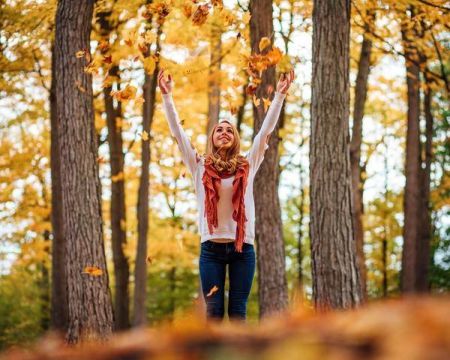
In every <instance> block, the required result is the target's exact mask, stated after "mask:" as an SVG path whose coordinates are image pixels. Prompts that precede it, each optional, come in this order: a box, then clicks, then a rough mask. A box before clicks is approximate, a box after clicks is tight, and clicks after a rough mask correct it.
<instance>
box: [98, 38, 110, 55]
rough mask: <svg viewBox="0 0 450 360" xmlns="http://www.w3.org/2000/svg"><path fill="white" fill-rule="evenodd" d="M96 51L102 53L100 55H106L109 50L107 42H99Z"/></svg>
mask: <svg viewBox="0 0 450 360" xmlns="http://www.w3.org/2000/svg"><path fill="white" fill-rule="evenodd" d="M98 49H99V50H100V53H102V54H105V53H107V52H108V51H109V49H110V45H109V42H108V41H106V40H102V41H100V43H99V44H98Z"/></svg>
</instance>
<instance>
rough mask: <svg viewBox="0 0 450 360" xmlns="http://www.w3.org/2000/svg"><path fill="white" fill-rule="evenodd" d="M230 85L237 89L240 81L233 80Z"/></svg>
mask: <svg viewBox="0 0 450 360" xmlns="http://www.w3.org/2000/svg"><path fill="white" fill-rule="evenodd" d="M231 83H232V84H233V86H234V87H235V88H237V87H239V86H241V85H242V83H241V81H240V79H238V78H234V79H233V81H232V82H231Z"/></svg>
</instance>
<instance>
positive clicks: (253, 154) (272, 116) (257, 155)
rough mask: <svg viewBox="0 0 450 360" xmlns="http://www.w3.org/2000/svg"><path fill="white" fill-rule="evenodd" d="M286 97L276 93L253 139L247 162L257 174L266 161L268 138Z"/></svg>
mask: <svg viewBox="0 0 450 360" xmlns="http://www.w3.org/2000/svg"><path fill="white" fill-rule="evenodd" d="M285 97H286V94H282V93H279V92H276V93H275V96H274V98H273V100H272V103H271V104H270V107H269V110H268V111H267V114H266V117H265V118H264V121H263V124H262V126H261V129H260V130H259V132H258V134H257V135H256V136H255V138H254V139H253V144H252V146H251V147H250V150H249V151H248V154H247V160H248V162H249V165H250V169H251V170H252V171H253V173H256V171H257V170H258V169H259V166H260V165H261V163H262V161H263V160H264V153H265V151H266V149H267V148H268V147H269V145H268V144H267V142H266V139H267V136H268V135H270V134H271V133H272V131H273V130H274V129H275V126H276V124H277V121H278V118H279V116H280V112H281V107H282V106H283V101H284V98H285Z"/></svg>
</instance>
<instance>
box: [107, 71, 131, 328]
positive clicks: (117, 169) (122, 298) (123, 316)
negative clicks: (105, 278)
mask: <svg viewBox="0 0 450 360" xmlns="http://www.w3.org/2000/svg"><path fill="white" fill-rule="evenodd" d="M109 75H110V76H116V77H118V76H119V67H118V66H116V65H115V66H113V67H112V68H111V69H110V71H109ZM111 90H112V87H106V88H104V89H103V96H104V101H105V111H106V124H107V126H108V143H109V157H110V166H111V208H110V216H111V245H112V254H113V261H114V280H115V293H114V314H115V324H114V325H115V329H116V330H124V329H127V328H128V327H129V303H130V299H129V292H128V279H129V275H130V269H129V265H128V259H127V257H126V255H125V252H124V247H125V246H126V243H127V236H126V208H125V183H124V179H123V176H122V177H119V178H118V180H116V181H115V180H113V178H114V177H115V176H116V177H117V176H120V174H122V175H123V173H124V154H123V149H122V148H123V139H122V129H121V127H117V120H118V119H119V118H120V117H121V116H122V110H121V104H120V102H119V103H118V105H117V107H115V106H114V100H113V98H112V96H111V95H110V93H111Z"/></svg>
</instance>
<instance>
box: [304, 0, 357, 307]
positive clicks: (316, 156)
mask: <svg viewBox="0 0 450 360" xmlns="http://www.w3.org/2000/svg"><path fill="white" fill-rule="evenodd" d="M349 33H350V0H338V1H333V2H330V1H327V0H315V1H314V10H313V58H312V61H313V73H312V104H311V152H310V177H311V180H310V184H311V194H310V197H311V201H310V203H311V225H310V226H311V255H312V275H313V296H314V302H315V305H316V307H317V308H319V309H324V308H349V307H353V306H355V305H358V304H359V303H360V302H361V301H362V291H361V282H360V273H359V268H358V266H357V260H356V244H355V241H354V237H353V227H352V212H351V207H352V204H351V176H350V159H349V157H350V154H349Z"/></svg>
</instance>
